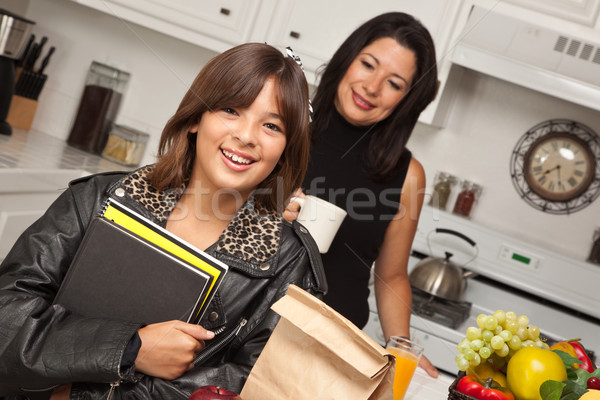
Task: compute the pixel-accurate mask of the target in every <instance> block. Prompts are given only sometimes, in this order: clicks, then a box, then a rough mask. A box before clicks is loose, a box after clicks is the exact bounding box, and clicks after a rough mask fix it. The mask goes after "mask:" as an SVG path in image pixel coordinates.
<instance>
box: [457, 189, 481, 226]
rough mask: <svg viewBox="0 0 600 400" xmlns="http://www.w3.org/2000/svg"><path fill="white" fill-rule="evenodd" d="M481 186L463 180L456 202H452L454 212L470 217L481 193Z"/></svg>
mask: <svg viewBox="0 0 600 400" xmlns="http://www.w3.org/2000/svg"><path fill="white" fill-rule="evenodd" d="M481 190H482V188H481V186H479V185H478V184H476V183H473V182H470V181H463V184H462V188H461V191H460V193H459V194H458V197H457V198H456V203H454V210H453V211H452V212H453V213H454V214H457V215H461V216H463V217H467V218H468V217H470V216H471V212H472V211H473V206H474V205H475V203H476V202H477V200H478V199H479V196H480V195H481Z"/></svg>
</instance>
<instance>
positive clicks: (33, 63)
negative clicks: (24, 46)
mask: <svg viewBox="0 0 600 400" xmlns="http://www.w3.org/2000/svg"><path fill="white" fill-rule="evenodd" d="M47 41H48V37H46V36H43V37H42V40H40V44H39V45H38V46H37V49H36V50H35V54H34V56H33V60H31V68H30V69H33V67H34V66H35V63H36V61H37V59H38V58H39V57H40V54H42V49H43V48H44V45H45V44H46V42H47Z"/></svg>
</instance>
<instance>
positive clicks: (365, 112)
mask: <svg viewBox="0 0 600 400" xmlns="http://www.w3.org/2000/svg"><path fill="white" fill-rule="evenodd" d="M436 90H437V70H436V60H435V49H434V44H433V41H432V39H431V36H430V35H429V32H428V31H427V29H426V28H425V27H424V26H423V25H422V24H421V23H420V22H419V21H417V20H416V19H414V18H413V17H412V16H410V15H407V14H404V13H398V12H395V13H388V14H383V15H380V16H378V17H375V18H373V19H371V20H370V21H367V22H366V23H365V24H363V25H362V26H360V27H359V28H358V29H356V30H355V31H354V32H353V33H352V34H351V35H350V36H349V37H348V38H347V39H346V41H345V42H344V43H343V44H342V45H341V46H340V48H339V49H338V50H337V51H336V53H335V54H334V55H333V57H332V59H331V61H330V62H329V64H328V65H327V67H326V69H325V71H324V72H323V75H322V78H321V82H320V84H319V86H318V88H317V92H316V94H315V98H314V102H313V107H314V110H315V114H314V122H313V124H312V125H313V126H312V128H313V135H314V141H313V144H312V148H311V159H310V162H309V168H308V171H307V174H306V177H305V179H304V184H303V188H304V190H305V191H306V193H308V194H312V195H316V196H319V197H321V198H323V199H325V200H328V201H330V202H332V203H335V204H336V205H338V206H340V207H342V208H343V209H345V210H346V211H347V212H348V216H347V217H346V218H345V220H344V222H343V223H342V226H341V227H340V230H339V231H338V233H337V236H336V237H335V239H334V242H333V244H332V245H331V248H330V249H329V251H328V252H327V253H326V254H323V255H322V257H323V265H324V266H325V273H326V276H327V282H328V286H329V291H328V293H327V295H326V296H325V301H326V302H327V303H328V304H329V305H331V306H332V307H334V308H335V309H336V310H338V311H339V312H340V313H341V314H343V315H344V316H346V317H347V318H349V319H350V320H351V321H352V322H354V323H355V324H356V325H357V326H359V327H363V326H364V325H365V324H366V322H367V319H368V315H369V305H368V303H367V297H368V295H369V289H368V281H369V276H370V267H371V265H372V264H373V262H375V267H374V268H375V271H374V273H375V295H376V300H377V308H378V312H379V315H380V319H381V324H382V328H383V332H384V335H385V337H386V338H387V337H389V336H391V335H396V336H407V337H408V336H409V319H410V309H411V289H410V284H409V282H408V274H407V263H408V257H409V254H410V249H411V246H412V241H413V238H414V235H415V231H416V228H417V223H418V218H419V213H420V210H421V206H422V204H423V195H424V188H425V173H424V171H423V167H422V166H421V164H420V163H419V162H418V161H417V160H416V159H415V158H413V157H412V156H411V153H410V151H409V150H408V149H407V148H406V143H407V141H408V139H409V137H410V134H411V132H412V130H413V128H414V126H415V124H416V123H417V119H418V118H419V114H420V113H421V111H423V109H424V108H425V107H426V106H427V105H428V104H429V103H430V102H431V101H432V100H433V99H434V97H435V94H436ZM300 195H301V194H300ZM297 210H298V205H297V203H295V202H292V203H290V205H289V206H288V209H287V211H288V212H286V219H290V220H291V219H293V218H295V216H296V212H297ZM420 365H421V366H422V367H423V368H425V369H426V370H427V372H428V373H429V374H430V375H432V376H437V374H438V372H437V370H436V369H435V368H434V367H433V366H432V365H431V363H430V362H429V361H428V360H427V359H426V358H422V362H421V363H420Z"/></svg>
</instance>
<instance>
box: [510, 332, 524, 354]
mask: <svg viewBox="0 0 600 400" xmlns="http://www.w3.org/2000/svg"><path fill="white" fill-rule="evenodd" d="M508 347H510V348H511V349H513V350H515V351H517V350H519V349H520V348H521V338H520V337H518V336H517V335H514V336H513V337H511V338H510V340H509V341H508Z"/></svg>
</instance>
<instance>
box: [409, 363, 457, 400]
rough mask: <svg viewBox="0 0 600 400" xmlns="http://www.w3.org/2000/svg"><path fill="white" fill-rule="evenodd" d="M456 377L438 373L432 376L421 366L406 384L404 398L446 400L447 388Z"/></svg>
mask: <svg viewBox="0 0 600 400" xmlns="http://www.w3.org/2000/svg"><path fill="white" fill-rule="evenodd" d="M454 379H456V377H454V376H452V375H449V374H446V373H440V376H439V377H438V378H437V379H436V378H432V377H430V376H429V375H427V372H425V370H423V369H422V368H417V370H416V371H415V374H414V375H413V378H412V380H411V382H410V385H409V386H408V391H407V392H406V396H405V397H404V400H446V399H447V398H448V388H449V387H450V385H451V384H452V382H454Z"/></svg>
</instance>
